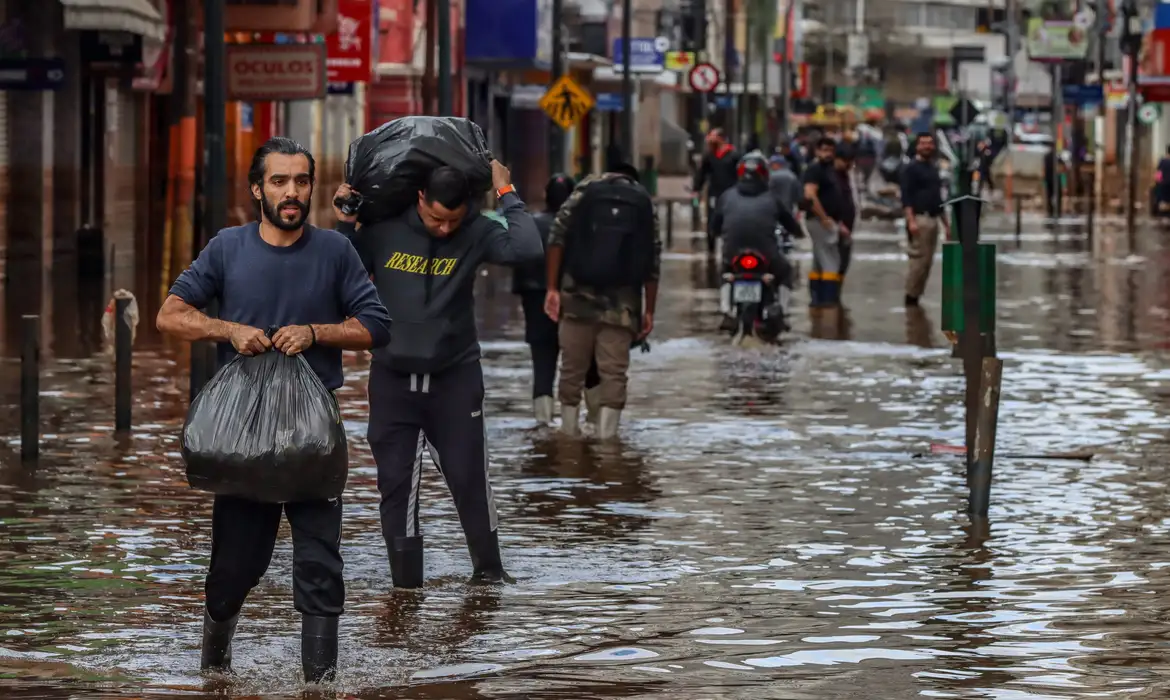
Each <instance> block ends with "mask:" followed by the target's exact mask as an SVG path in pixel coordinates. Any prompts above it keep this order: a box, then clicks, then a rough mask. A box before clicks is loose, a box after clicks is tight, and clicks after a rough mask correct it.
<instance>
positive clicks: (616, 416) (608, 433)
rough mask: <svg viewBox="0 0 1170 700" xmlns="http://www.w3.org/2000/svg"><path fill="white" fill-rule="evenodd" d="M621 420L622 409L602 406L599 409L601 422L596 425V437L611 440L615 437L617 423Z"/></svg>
mask: <svg viewBox="0 0 1170 700" xmlns="http://www.w3.org/2000/svg"><path fill="white" fill-rule="evenodd" d="M621 422H622V411H621V409H620V408H609V407H608V406H603V407H602V409H601V422H600V423H599V424H598V426H597V437H599V438H601V439H602V440H612V439H614V438H616V437H617V434H618V425H619V424H620V423H621Z"/></svg>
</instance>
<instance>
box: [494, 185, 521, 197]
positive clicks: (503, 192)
mask: <svg viewBox="0 0 1170 700" xmlns="http://www.w3.org/2000/svg"><path fill="white" fill-rule="evenodd" d="M509 192H512V193H515V192H516V188H515V187H514V186H513V185H504V186H503V187H501V188H500V189H498V190H496V199H499V198H500V197H503V196H504V195H506V194H508V193H509Z"/></svg>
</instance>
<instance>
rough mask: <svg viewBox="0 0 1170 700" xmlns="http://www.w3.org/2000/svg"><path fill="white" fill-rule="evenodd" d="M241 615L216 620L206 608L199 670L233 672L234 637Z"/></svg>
mask: <svg viewBox="0 0 1170 700" xmlns="http://www.w3.org/2000/svg"><path fill="white" fill-rule="evenodd" d="M239 621H240V616H239V615H238V614H237V615H236V616H235V617H233V618H231V619H230V620H226V621H224V622H216V621H215V620H213V619H211V615H209V614H208V613H207V611H206V610H204V611H203V652H202V653H201V654H200V658H199V670H200V671H211V672H212V673H231V671H232V637H234V636H236V624H237V623H238V622H239Z"/></svg>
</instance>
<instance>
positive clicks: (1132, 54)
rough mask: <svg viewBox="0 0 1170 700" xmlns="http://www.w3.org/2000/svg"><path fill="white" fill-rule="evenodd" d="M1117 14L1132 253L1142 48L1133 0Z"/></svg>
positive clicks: (1125, 2) (1125, 1)
mask: <svg viewBox="0 0 1170 700" xmlns="http://www.w3.org/2000/svg"><path fill="white" fill-rule="evenodd" d="M1121 13H1122V16H1123V17H1124V19H1125V26H1124V27H1123V28H1122V32H1121V50H1122V52H1123V53H1124V54H1125V55H1126V56H1128V57H1129V80H1128V83H1129V85H1128V86H1127V87H1128V98H1129V99H1128V100H1127V103H1128V104H1127V107H1128V108H1129V114H1128V115H1127V116H1128V117H1129V118H1128V119H1127V120H1126V121H1127V122H1128V126H1127V128H1126V130H1125V157H1126V164H1127V165H1128V166H1129V178H1128V180H1129V182H1128V184H1127V186H1126V193H1125V195H1126V203H1125V229H1126V233H1127V234H1128V236H1129V241H1128V242H1129V249H1128V252H1130V253H1133V251H1134V239H1135V235H1136V232H1135V226H1136V222H1135V219H1136V211H1135V210H1136V208H1137V182H1138V160H1139V159H1138V154H1137V128H1138V89H1137V80H1138V58H1139V56H1138V54H1139V53H1140V52H1141V47H1142V27H1141V18H1140V17H1139V16H1138V10H1137V2H1136V1H1135V0H1123V2H1122V4H1121Z"/></svg>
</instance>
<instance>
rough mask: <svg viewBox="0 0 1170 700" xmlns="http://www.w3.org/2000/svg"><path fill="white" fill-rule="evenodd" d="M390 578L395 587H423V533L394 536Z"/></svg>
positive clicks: (391, 549) (391, 550)
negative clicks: (409, 535) (411, 535)
mask: <svg viewBox="0 0 1170 700" xmlns="http://www.w3.org/2000/svg"><path fill="white" fill-rule="evenodd" d="M390 578H391V579H392V580H393V581H394V587H395V588H422V585H423V538H422V535H418V536H416V537H395V538H394V546H392V547H391V548H390Z"/></svg>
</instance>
